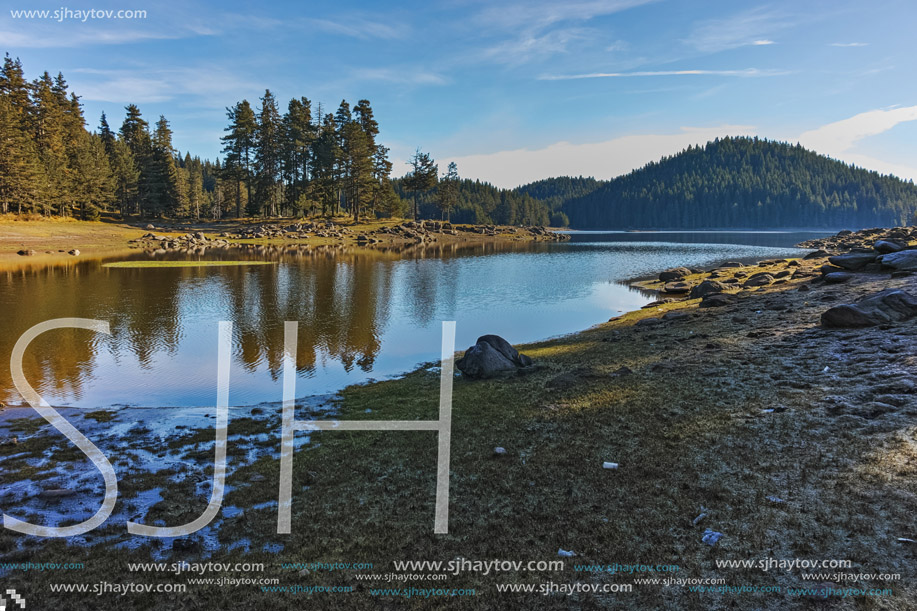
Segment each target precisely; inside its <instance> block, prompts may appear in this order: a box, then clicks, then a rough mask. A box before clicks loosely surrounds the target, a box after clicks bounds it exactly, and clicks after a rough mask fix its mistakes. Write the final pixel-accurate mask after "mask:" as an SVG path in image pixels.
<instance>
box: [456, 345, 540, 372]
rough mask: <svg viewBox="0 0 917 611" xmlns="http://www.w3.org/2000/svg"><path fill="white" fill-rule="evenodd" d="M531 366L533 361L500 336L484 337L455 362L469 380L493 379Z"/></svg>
mask: <svg viewBox="0 0 917 611" xmlns="http://www.w3.org/2000/svg"><path fill="white" fill-rule="evenodd" d="M531 365H532V359H530V358H529V357H527V356H526V355H524V354H520V353H519V352H518V351H517V350H516V349H515V348H513V347H512V346H511V345H510V343H509V342H508V341H506V340H505V339H503V338H502V337H500V336H499V335H482V336H481V337H479V338H478V341H477V342H475V344H474V346H472V347H471V348H469V349H468V350H466V351H465V355H464V356H463V357H462V358H460V359H459V360H457V361H456V362H455V366H456V367H457V368H458V370H459V371H461V372H462V374H464V375H465V376H467V377H469V378H491V377H494V376H497V375H500V374H504V373H511V372H514V371H516V370H517V369H521V368H524V367H530V366H531Z"/></svg>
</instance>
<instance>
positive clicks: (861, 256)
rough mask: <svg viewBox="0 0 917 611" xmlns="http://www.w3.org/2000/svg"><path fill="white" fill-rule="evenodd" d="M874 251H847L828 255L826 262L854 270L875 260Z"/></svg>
mask: <svg viewBox="0 0 917 611" xmlns="http://www.w3.org/2000/svg"><path fill="white" fill-rule="evenodd" d="M877 256H878V255H876V253H875V252H871V253H867V252H848V253H844V254H842V255H835V256H833V257H828V262H829V263H831V264H832V265H837V266H838V267H843V268H844V269H849V270H851V271H856V270H859V269H863V268H864V267H866V266H867V265H868V264H869V263H872V262H873V261H875V260H876V257H877Z"/></svg>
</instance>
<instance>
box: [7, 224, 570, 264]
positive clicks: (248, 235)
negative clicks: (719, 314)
mask: <svg viewBox="0 0 917 611" xmlns="http://www.w3.org/2000/svg"><path fill="white" fill-rule="evenodd" d="M566 239H569V238H568V237H567V236H565V235H563V234H559V233H556V231H555V230H553V229H551V228H546V227H510V226H504V225H462V224H451V223H448V222H446V223H444V222H442V221H417V222H415V221H410V220H403V219H383V220H374V221H365V222H360V223H354V222H353V219H352V218H350V217H336V218H330V219H326V218H310V219H282V220H268V221H260V220H243V221H219V222H199V223H194V222H172V221H166V222H160V221H155V220H154V221H149V222H147V221H131V222H120V221H105V222H99V221H95V222H92V221H77V220H72V219H58V218H52V219H20V218H17V217H15V216H14V215H6V216H0V262H2V261H7V262H16V261H29V262H34V263H42V262H50V261H59V260H67V259H71V258H74V257H79V256H84V257H85V256H93V257H102V256H107V255H115V254H119V253H123V252H129V251H130V250H132V249H133V250H137V249H142V250H149V251H155V250H158V249H160V248H163V249H179V250H180V249H189V248H198V247H200V246H206V247H221V246H237V245H245V244H259V245H278V244H285V245H303V246H310V245H314V246H329V245H343V246H372V245H375V244H379V245H398V244H433V243H439V244H453V243H475V242H485V243H486V242H523V241H563V240H566ZM71 252H73V253H74V254H69V253H71Z"/></svg>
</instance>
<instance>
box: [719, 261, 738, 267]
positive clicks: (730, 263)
mask: <svg viewBox="0 0 917 611" xmlns="http://www.w3.org/2000/svg"><path fill="white" fill-rule="evenodd" d="M720 267H743V265H742V264H741V263H739V262H738V261H727V262H726V263H723V264H721V265H720Z"/></svg>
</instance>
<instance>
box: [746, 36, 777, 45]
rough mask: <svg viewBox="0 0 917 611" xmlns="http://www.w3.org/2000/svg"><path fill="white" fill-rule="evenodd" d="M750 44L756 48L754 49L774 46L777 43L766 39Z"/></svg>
mask: <svg viewBox="0 0 917 611" xmlns="http://www.w3.org/2000/svg"><path fill="white" fill-rule="evenodd" d="M751 44H752V45H754V46H756V47H763V46H766V45H775V44H777V43H775V42H774V41H773V40H770V39H768V38H762V39H761V40H755V41H753V42H752V43H751Z"/></svg>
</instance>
